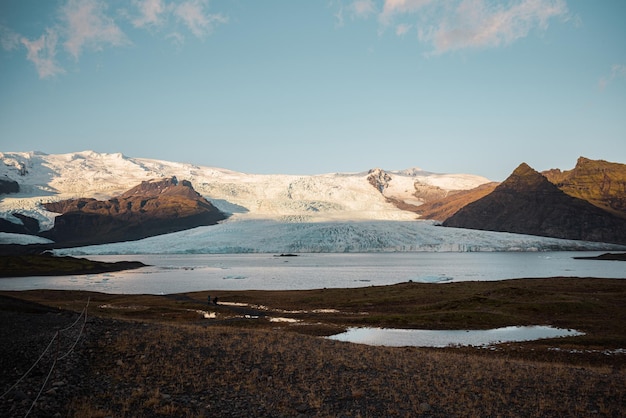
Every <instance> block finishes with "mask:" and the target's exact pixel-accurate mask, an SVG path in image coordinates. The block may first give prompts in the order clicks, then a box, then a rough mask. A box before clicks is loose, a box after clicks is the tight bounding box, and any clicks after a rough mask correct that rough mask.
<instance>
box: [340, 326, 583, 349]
mask: <svg viewBox="0 0 626 418" xmlns="http://www.w3.org/2000/svg"><path fill="white" fill-rule="evenodd" d="M576 335H583V333H582V332H579V331H576V330H572V329H561V328H553V327H548V326H527V327H504V328H496V329H488V330H441V331H439V330H423V329H390V328H349V329H348V331H346V332H343V333H341V334H336V335H332V336H330V337H328V338H329V339H331V340H338V341H346V342H351V343H358V344H368V345H384V346H389V347H406V346H413V347H447V346H454V345H461V346H487V345H491V344H498V343H504V342H516V341H533V340H540V339H544V338H557V337H571V336H576Z"/></svg>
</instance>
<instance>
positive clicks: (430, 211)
mask: <svg viewBox="0 0 626 418" xmlns="http://www.w3.org/2000/svg"><path fill="white" fill-rule="evenodd" d="M498 184H499V183H496V182H491V183H486V184H481V185H480V186H478V187H476V188H474V189H471V190H460V191H458V192H456V193H453V194H451V195H449V196H445V197H443V198H439V199H434V200H430V201H427V202H426V203H424V204H423V205H420V206H418V207H417V208H415V213H417V214H418V215H420V219H434V220H437V221H441V220H444V219H448V218H449V217H451V216H452V215H454V214H455V213H456V212H458V210H459V209H461V208H462V207H464V206H467V205H469V204H470V203H472V202H475V201H476V200H478V199H480V198H483V197H485V196H487V195H488V194H489V193H491V192H492V191H493V190H494V189H495V188H496V186H497V185H498Z"/></svg>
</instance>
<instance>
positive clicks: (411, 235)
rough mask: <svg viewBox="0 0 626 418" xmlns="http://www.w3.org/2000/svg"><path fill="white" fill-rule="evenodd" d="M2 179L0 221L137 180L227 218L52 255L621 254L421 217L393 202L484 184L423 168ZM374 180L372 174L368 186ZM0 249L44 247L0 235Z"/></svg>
mask: <svg viewBox="0 0 626 418" xmlns="http://www.w3.org/2000/svg"><path fill="white" fill-rule="evenodd" d="M0 161H1V162H2V163H1V164H0V176H7V177H8V178H10V179H11V180H15V181H17V182H18V183H19V185H20V192H19V193H16V194H10V195H3V196H2V198H1V199H0V217H2V218H4V219H7V220H9V221H11V222H14V223H21V221H20V220H19V219H18V218H16V217H14V216H12V214H13V213H16V212H17V213H21V214H23V215H26V216H30V217H32V218H35V219H37V220H38V221H39V223H40V226H41V229H42V230H47V229H50V228H52V226H53V225H54V219H55V217H56V216H57V214H55V213H52V212H48V211H46V210H45V209H44V208H43V206H42V204H43V203H46V202H51V201H57V200H63V199H70V198H78V197H92V198H96V199H101V200H104V199H110V198H112V197H114V196H117V195H119V194H122V193H123V192H125V191H126V190H128V189H130V188H132V187H134V186H136V185H137V184H139V183H141V182H142V181H147V180H152V179H158V178H166V177H174V176H175V177H177V178H178V179H179V180H189V181H190V182H191V183H192V184H193V187H194V188H195V189H196V190H197V191H198V192H199V193H200V194H202V195H203V196H204V197H205V198H206V199H207V200H209V201H211V202H212V203H213V204H214V205H215V206H216V207H217V208H218V209H220V210H222V211H223V212H225V213H228V214H230V215H231V216H230V217H229V218H228V219H227V220H226V221H223V222H221V223H220V224H218V225H215V226H209V227H199V228H195V229H192V230H187V231H181V232H177V233H173V234H167V235H162V236H156V237H151V238H147V239H144V240H140V241H133V242H122V243H115V244H106V245H99V246H89V247H81V248H72V249H64V250H58V251H57V252H59V253H63V254H84V255H88V254H160V253H177V254H189V253H198V254H199V253H207V254H225V253H263V252H267V253H272V252H274V253H281V252H294V253H297V252H300V253H304V252H311V253H316V252H354V253H356V252H417V251H439V252H441V251H462V252H463V251H550V250H564V251H568V250H590V251H595V250H620V249H624V248H625V247H623V246H617V245H609V244H603V243H591V242H579V241H571V240H560V239H552V238H542V237H536V236H527V235H519V234H510V233H500V232H488V231H476V230H468V229H454V228H444V227H440V226H437V224H436V223H435V222H432V221H424V220H419V219H418V216H417V215H416V214H415V213H413V212H410V211H406V210H401V209H399V208H398V207H397V206H396V205H395V204H393V203H392V201H400V202H404V203H406V204H409V205H413V206H418V205H419V204H421V203H422V200H421V197H420V195H419V193H416V190H418V189H424V188H425V189H427V190H428V191H429V192H435V193H440V194H444V195H445V194H446V193H450V192H454V191H457V190H468V189H472V188H474V187H477V186H479V185H481V184H484V183H488V182H489V181H490V180H489V179H487V178H485V177H481V176H476V175H471V174H440V173H432V172H428V171H425V170H422V169H420V168H409V169H405V170H395V171H394V170H391V171H385V170H381V169H378V168H377V169H372V170H367V171H363V172H359V173H327V174H319V175H281V174H248V173H240V172H235V171H231V170H227V169H223V168H216V167H209V166H199V165H193V164H187V163H178V162H169V161H161V160H151V159H145V158H131V157H127V156H125V155H123V154H120V153H116V154H106V153H97V152H94V151H82V152H75V153H68V154H45V153H42V152H36V151H32V152H0ZM372 176H375V181H376V182H375V184H373V182H374V180H373V179H372ZM0 242H2V243H4V244H7V243H18V244H24V243H34V242H42V241H39V239H38V238H37V237H31V236H24V235H22V236H20V235H19V234H2V235H1V236H0Z"/></svg>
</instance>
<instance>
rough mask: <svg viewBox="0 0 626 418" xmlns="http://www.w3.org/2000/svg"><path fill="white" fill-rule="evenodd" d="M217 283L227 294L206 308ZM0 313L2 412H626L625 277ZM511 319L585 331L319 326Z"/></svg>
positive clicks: (23, 307)
mask: <svg viewBox="0 0 626 418" xmlns="http://www.w3.org/2000/svg"><path fill="white" fill-rule="evenodd" d="M208 295H211V297H215V296H217V297H218V300H219V302H218V304H217V305H214V304H208V303H207V296H208ZM81 312H86V315H82V316H79V314H81ZM0 316H1V318H0V319H1V322H0V324H1V325H0V370H2V374H1V375H0V391H1V392H2V393H1V394H0V395H1V396H2V397H1V398H0V416H25V415H26V414H28V416H34V417H40V416H41V417H44V416H45V417H48V416H50V417H55V416H57V417H81V418H82V417H167V416H175V417H253V416H258V417H383V416H384V417H393V416H401V417H455V416H458V417H589V416H591V417H595V416H598V417H621V416H624V411H626V398H625V392H626V389H625V388H626V372H625V369H624V363H625V360H626V351H625V350H624V349H625V348H626V280H611V279H593V278H549V279H520V280H506V281H497V282H463V283H448V284H418V283H403V284H398V285H394V286H380V287H365V288H359V289H319V290H310V291H279V292H275V291H211V292H208V291H207V292H195V293H185V294H176V295H160V296H156V295H111V294H101V293H89V292H77V291H46V290H38V291H26V292H0ZM277 318H282V319H281V321H282V322H276V321H277ZM284 318H288V319H289V320H290V321H293V322H286V321H287V320H286V319H284ZM508 325H552V326H556V327H560V328H572V329H576V330H579V331H581V332H584V333H585V334H584V335H582V336H576V337H567V338H558V339H549V340H539V341H533V342H524V343H508V344H499V345H495V346H492V347H488V348H475V347H447V348H440V349H435V348H416V347H373V346H367V345H358V344H352V343H345V342H338V341H333V340H328V339H325V338H323V336H325V335H331V334H334V333H337V332H341V331H342V330H343V329H345V328H346V327H348V326H378V327H395V328H430V329H486V328H494V327H500V326H508ZM65 328H67V329H65ZM59 330H62V331H61V332H59V333H58V334H57V331H59ZM55 335H58V337H57V338H54V339H53V337H55ZM46 348H48V349H47V350H46ZM44 350H46V351H45V353H44V354H43V355H42V352H44ZM40 357H41V359H40V361H39V362H38V363H37V364H36V365H35V367H33V368H32V370H30V371H29V372H28V374H27V375H26V376H25V377H24V378H23V379H22V380H19V379H20V378H21V377H22V376H24V374H25V373H26V372H27V371H28V369H29V368H31V366H32V365H33V364H34V363H35V362H36V361H37V359H38V358H40ZM16 382H18V383H17V385H14V384H15V383H16ZM35 400H36V402H35Z"/></svg>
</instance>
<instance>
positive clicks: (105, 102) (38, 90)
mask: <svg viewBox="0 0 626 418" xmlns="http://www.w3.org/2000/svg"><path fill="white" fill-rule="evenodd" d="M625 21H626V1H623V0H594V1H589V0H500V1H492V0H264V1H258V0H231V1H226V0H47V1H41V0H2V1H1V2H0V151H3V152H10V151H41V152H45V153H48V154H59V153H70V152H77V151H84V150H94V151H97V152H106V153H122V154H124V155H126V156H129V157H139V158H154V159H161V160H167V161H176V162H184V163H192V164H197V165H203V166H213V167H221V168H226V169H230V170H235V171H240V172H245V173H256V174H303V175H305V174H322V173H330V172H361V171H366V170H369V169H371V168H377V167H378V168H382V169H385V170H402V169H406V168H411V167H420V168H422V169H424V170H427V171H433V172H439V173H468V174H478V175H482V176H485V177H488V178H489V179H491V180H495V181H502V180H504V179H505V178H506V177H507V176H508V175H509V174H510V173H511V172H512V171H513V170H514V169H515V168H516V167H517V166H518V165H519V164H520V163H522V162H526V163H528V164H529V165H530V166H531V167H533V168H535V169H537V170H546V169H550V168H561V169H563V170H567V169H571V168H573V167H574V165H575V164H576V160H577V158H578V157H579V156H585V157H587V158H591V159H603V160H608V161H613V162H619V163H626V24H625V23H624V22H625Z"/></svg>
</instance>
